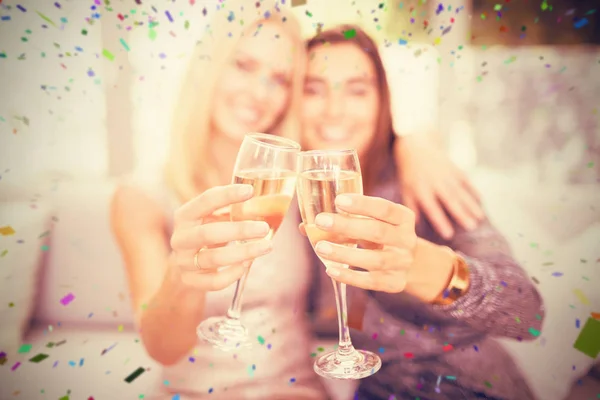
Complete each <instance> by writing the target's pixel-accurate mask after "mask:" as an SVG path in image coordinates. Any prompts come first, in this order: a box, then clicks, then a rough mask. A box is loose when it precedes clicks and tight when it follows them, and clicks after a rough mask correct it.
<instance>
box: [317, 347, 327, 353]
mask: <svg viewBox="0 0 600 400" xmlns="http://www.w3.org/2000/svg"><path fill="white" fill-rule="evenodd" d="M317 350H318V351H319V352H321V353H322V352H324V351H325V349H324V348H322V347H317Z"/></svg>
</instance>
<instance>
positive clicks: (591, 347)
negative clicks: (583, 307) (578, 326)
mask: <svg viewBox="0 0 600 400" xmlns="http://www.w3.org/2000/svg"><path fill="white" fill-rule="evenodd" d="M573 348H575V349H577V350H579V351H580V352H582V353H583V354H585V355H587V356H589V357H591V358H596V357H597V356H598V354H600V321H599V320H597V319H594V318H591V317H590V318H588V320H587V321H586V323H585V325H584V326H583V329H582V330H581V332H580V333H579V336H578V337H577V340H575V343H574V344H573Z"/></svg>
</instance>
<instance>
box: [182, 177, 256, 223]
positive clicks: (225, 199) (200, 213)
mask: <svg viewBox="0 0 600 400" xmlns="http://www.w3.org/2000/svg"><path fill="white" fill-rule="evenodd" d="M253 191H254V189H253V187H252V186H250V185H241V184H235V185H226V186H215V187H213V188H210V189H208V190H206V191H205V192H203V193H202V194H201V195H199V196H197V197H195V198H193V199H192V200H190V201H188V202H187V203H185V204H184V205H182V206H181V207H179V208H178V209H177V211H176V212H175V221H176V222H177V221H190V220H198V219H201V218H203V217H206V216H209V215H211V214H212V213H214V212H215V211H217V210H219V209H221V208H223V207H226V206H229V205H231V204H235V203H240V202H242V201H245V200H248V199H249V198H250V197H252V193H253Z"/></svg>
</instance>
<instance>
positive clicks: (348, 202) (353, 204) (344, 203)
mask: <svg viewBox="0 0 600 400" xmlns="http://www.w3.org/2000/svg"><path fill="white" fill-rule="evenodd" d="M335 205H336V206H338V207H339V208H340V209H341V210H343V211H346V212H348V213H350V214H357V215H363V216H365V217H371V218H375V219H378V220H380V221H384V222H387V223H389V224H392V225H401V224H403V223H405V222H406V221H407V219H408V220H410V221H411V222H412V221H414V219H415V218H414V213H413V212H412V211H411V210H410V209H409V208H408V207H405V206H403V205H401V204H397V203H394V202H393V201H389V200H386V199H382V198H381V197H371V196H364V195H361V194H354V193H352V194H351V193H345V194H341V195H339V196H337V197H336V198H335Z"/></svg>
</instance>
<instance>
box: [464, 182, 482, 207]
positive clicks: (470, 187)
mask: <svg viewBox="0 0 600 400" xmlns="http://www.w3.org/2000/svg"><path fill="white" fill-rule="evenodd" d="M461 182H462V185H463V186H464V187H465V188H466V189H467V191H468V192H469V193H470V194H471V196H473V198H474V199H475V201H477V203H481V198H482V197H481V193H480V192H479V190H478V189H477V188H476V187H475V185H473V183H472V182H471V181H470V180H469V178H467V177H466V176H464V177H463V179H462V181H461Z"/></svg>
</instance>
